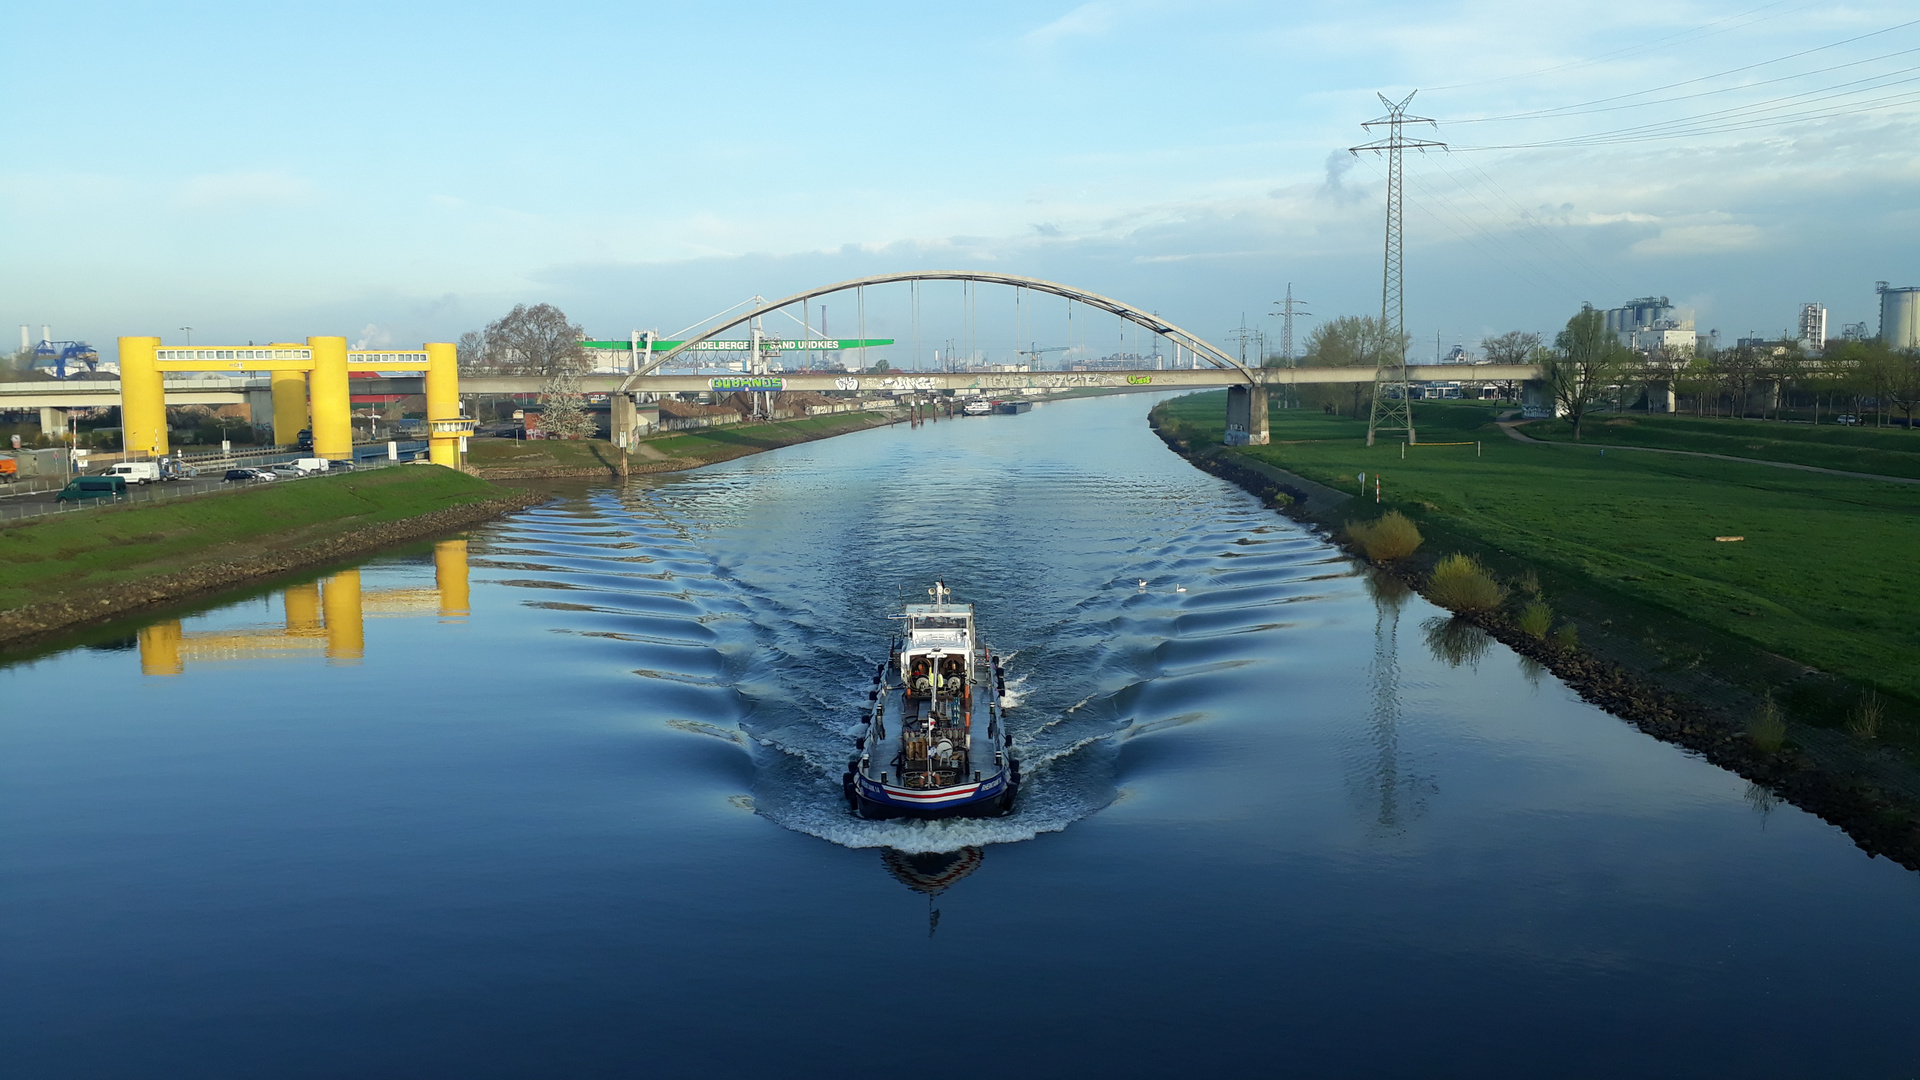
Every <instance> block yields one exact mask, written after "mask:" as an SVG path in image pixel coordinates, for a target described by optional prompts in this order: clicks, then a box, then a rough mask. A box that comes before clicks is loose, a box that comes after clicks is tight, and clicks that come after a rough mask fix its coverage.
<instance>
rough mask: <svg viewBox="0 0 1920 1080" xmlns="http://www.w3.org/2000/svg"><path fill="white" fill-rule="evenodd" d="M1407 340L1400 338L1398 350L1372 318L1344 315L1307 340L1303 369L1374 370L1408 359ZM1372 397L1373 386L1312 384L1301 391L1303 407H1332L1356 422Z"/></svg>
mask: <svg viewBox="0 0 1920 1080" xmlns="http://www.w3.org/2000/svg"><path fill="white" fill-rule="evenodd" d="M1406 354H1407V337H1406V335H1405V334H1402V335H1400V342H1399V350H1398V352H1396V351H1395V350H1394V347H1393V343H1391V342H1388V341H1387V334H1386V330H1385V328H1384V327H1383V326H1382V325H1381V323H1380V320H1379V319H1377V318H1374V317H1373V316H1371V315H1342V316H1340V317H1339V318H1337V319H1330V320H1328V321H1326V322H1323V323H1321V324H1320V325H1319V326H1316V327H1314V328H1313V333H1312V334H1310V335H1308V336H1307V354H1306V355H1305V356H1303V357H1301V358H1300V366H1301V367H1368V368H1370V367H1374V366H1376V365H1377V364H1379V362H1380V357H1381V356H1382V355H1385V356H1396V355H1398V356H1405V355H1406ZM1372 393H1373V382H1372V381H1371V380H1365V381H1361V382H1354V383H1347V384H1344V385H1341V384H1326V383H1309V384H1307V385H1306V386H1303V387H1301V388H1300V399H1301V403H1302V404H1304V405H1308V406H1313V405H1319V406H1327V405H1332V406H1335V407H1336V408H1338V409H1339V410H1340V411H1341V412H1344V413H1348V414H1350V415H1352V416H1353V417H1354V419H1356V420H1357V419H1360V417H1361V416H1362V415H1363V410H1364V409H1365V408H1366V404H1367V402H1368V400H1369V395H1371V394H1372Z"/></svg>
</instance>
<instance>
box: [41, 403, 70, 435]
mask: <svg viewBox="0 0 1920 1080" xmlns="http://www.w3.org/2000/svg"><path fill="white" fill-rule="evenodd" d="M40 434H42V435H45V436H46V437H47V438H49V439H59V438H64V437H65V436H66V434H67V410H65V409H56V408H54V407H52V406H50V405H42V406H40Z"/></svg>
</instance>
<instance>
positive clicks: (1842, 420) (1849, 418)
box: [1833, 413, 1860, 424]
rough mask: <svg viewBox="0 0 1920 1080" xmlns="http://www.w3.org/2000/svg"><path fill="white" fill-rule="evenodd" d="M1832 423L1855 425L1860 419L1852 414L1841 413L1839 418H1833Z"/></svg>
mask: <svg viewBox="0 0 1920 1080" xmlns="http://www.w3.org/2000/svg"><path fill="white" fill-rule="evenodd" d="M1833 422H1834V423H1836V424H1857V423H1859V422H1860V418H1859V417H1857V416H1855V415H1853V414H1852V413H1841V414H1840V415H1839V416H1836V417H1834V418H1833Z"/></svg>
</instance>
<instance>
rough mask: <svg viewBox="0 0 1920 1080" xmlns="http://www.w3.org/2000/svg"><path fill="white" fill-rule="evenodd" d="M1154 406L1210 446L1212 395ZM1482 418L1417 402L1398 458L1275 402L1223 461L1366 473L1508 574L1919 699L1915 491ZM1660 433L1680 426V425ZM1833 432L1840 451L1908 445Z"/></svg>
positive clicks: (1888, 462)
mask: <svg viewBox="0 0 1920 1080" xmlns="http://www.w3.org/2000/svg"><path fill="white" fill-rule="evenodd" d="M1163 409H1164V410H1165V411H1164V413H1163V416H1164V417H1166V418H1168V419H1171V420H1174V421H1177V422H1178V423H1179V424H1180V425H1181V428H1180V430H1181V431H1182V433H1183V434H1191V435H1192V436H1193V437H1194V438H1195V441H1196V443H1205V442H1208V441H1212V442H1217V441H1218V439H1219V437H1220V432H1221V430H1222V427H1223V418H1224V412H1225V395H1224V393H1209V394H1196V395H1192V396H1189V397H1185V398H1179V399H1176V400H1174V401H1172V402H1169V403H1167V405H1165V406H1163ZM1493 416H1494V410H1493V409H1492V408H1491V407H1488V406H1483V405H1480V404H1477V403H1475V404H1468V403H1450V402H1449V403H1439V402H1423V403H1418V404H1416V406H1415V418H1416V421H1417V422H1418V424H1419V429H1420V438H1421V441H1422V443H1421V445H1418V446H1414V447H1411V448H1407V449H1406V450H1405V451H1404V452H1405V455H1406V456H1405V458H1404V459H1403V458H1402V456H1401V455H1402V453H1403V448H1402V446H1401V444H1400V442H1398V441H1383V442H1382V443H1381V444H1379V445H1376V446H1374V447H1371V448H1369V447H1367V446H1366V445H1365V433H1366V426H1365V424H1364V423H1362V422H1360V421H1354V420H1348V419H1344V418H1338V417H1328V416H1325V415H1323V414H1320V413H1318V412H1306V411H1301V410H1278V409H1276V410H1274V411H1273V412H1272V414H1271V423H1272V439H1273V444H1272V445H1269V446H1264V447H1249V448H1246V449H1245V450H1244V451H1240V452H1243V453H1246V454H1248V455H1249V456H1251V457H1254V458H1258V459H1260V460H1263V461H1267V462H1269V463H1271V464H1274V465H1277V466H1280V467H1282V468H1286V469H1289V470H1292V471H1293V472H1295V473H1298V474H1299V475H1302V476H1305V477H1307V478H1309V479H1313V480H1317V481H1320V482H1322V483H1326V484H1331V485H1334V486H1336V487H1339V488H1340V489H1342V490H1344V491H1349V492H1352V491H1355V490H1356V488H1357V481H1356V476H1357V474H1359V473H1361V472H1365V473H1366V474H1367V475H1368V491H1369V493H1371V490H1372V478H1373V476H1374V474H1375V473H1378V474H1380V476H1381V477H1382V490H1383V495H1384V499H1385V501H1386V503H1387V504H1389V505H1388V506H1387V507H1381V508H1379V509H1387V508H1389V507H1391V508H1398V509H1401V510H1403V511H1405V512H1406V513H1407V514H1408V515H1409V516H1410V517H1413V518H1414V519H1415V520H1416V521H1417V522H1420V523H1421V524H1422V527H1423V529H1427V530H1428V531H1429V532H1430V533H1435V534H1438V535H1440V536H1442V537H1445V536H1448V535H1451V536H1452V537H1455V538H1458V539H1459V540H1462V541H1465V542H1467V544H1468V545H1471V544H1478V545H1483V546H1484V547H1485V548H1487V549H1490V551H1489V554H1490V555H1496V556H1498V555H1504V556H1505V557H1506V558H1505V560H1504V561H1506V563H1507V565H1508V566H1510V567H1517V566H1518V565H1522V564H1524V565H1529V566H1537V567H1539V568H1540V569H1541V571H1542V572H1543V576H1544V575H1545V573H1547V572H1551V573H1554V574H1558V575H1562V576H1564V577H1565V578H1566V579H1567V580H1569V581H1576V582H1581V583H1582V584H1583V585H1590V586H1592V587H1596V588H1598V589H1601V590H1605V591H1611V592H1614V593H1617V594H1619V595H1621V596H1623V597H1627V598H1630V599H1631V600H1633V601H1634V602H1636V603H1639V604H1644V605H1651V606H1653V607H1657V608H1661V609H1664V610H1666V611H1667V612H1669V613H1670V614H1671V615H1672V616H1673V617H1676V618H1681V619H1686V620H1694V621H1697V622H1700V623H1702V624H1705V625H1707V626H1710V627H1712V628H1714V629H1716V630H1718V631H1721V632H1724V633H1726V634H1729V635H1731V636H1733V637H1736V638H1739V639H1742V640H1744V641H1747V642H1750V643H1752V644H1753V645H1757V646H1759V647H1760V648H1762V649H1765V650H1769V651H1772V652H1775V653H1778V654H1780V655H1782V656H1786V657H1789V658H1791V659H1794V660H1797V661H1800V662H1802V663H1805V664H1807V665H1810V666H1812V667H1816V668H1819V669H1821V670H1824V671H1828V672H1831V673H1834V674H1837V675H1841V676H1844V677H1847V678H1850V679H1854V680H1857V681H1859V682H1863V683H1868V684H1873V685H1877V686H1879V687H1881V688H1883V689H1885V690H1888V691H1891V692H1894V693H1897V694H1899V695H1901V696H1903V697H1906V698H1908V699H1909V700H1913V699H1920V619H1916V618H1915V615H1914V612H1913V598H1914V594H1913V569H1914V564H1915V559H1916V555H1917V553H1920V485H1905V484H1893V483H1886V482H1879V481H1869V480H1853V479H1846V478H1842V477H1833V476H1824V475H1821V474H1818V473H1808V472H1802V471H1798V470H1789V469H1776V468H1771V467H1768V466H1764V465H1750V464H1744V463H1737V462H1726V461H1716V460H1713V459H1706V458H1690V457H1680V456H1675V455H1668V454H1644V453H1632V452H1625V453H1622V452H1615V453H1611V454H1602V453H1600V447H1599V445H1595V446H1594V447H1592V448H1591V450H1585V449H1583V450H1568V449H1563V448H1561V447H1555V446H1537V445H1535V446H1529V445H1526V444H1523V443H1520V442H1516V441H1514V440H1512V439H1510V438H1508V437H1507V436H1506V435H1505V433H1504V432H1502V431H1501V430H1500V429H1498V428H1497V427H1496V426H1495V425H1494V424H1493ZM1709 423H1711V422H1709ZM1719 423H1723V424H1740V423H1754V422H1743V421H1721V422H1719ZM1755 426H1756V427H1758V426H1760V425H1758V424H1755ZM1769 426H1779V427H1784V425H1769ZM1642 428H1645V429H1648V430H1655V429H1657V426H1656V425H1652V424H1647V425H1636V426H1634V427H1618V428H1609V429H1607V430H1609V431H1614V432H1624V433H1627V434H1626V435H1623V436H1622V437H1623V438H1624V437H1631V435H1632V433H1634V432H1636V431H1640V430H1641V429H1642ZM1672 430H1673V433H1674V434H1676V435H1679V434H1686V433H1687V429H1686V428H1685V427H1683V426H1681V425H1675V427H1674V428H1673V429H1672ZM1806 430H1808V431H1811V430H1812V428H1811V427H1809V428H1807V429H1806ZM1833 431H1834V432H1835V433H1836V434H1837V435H1840V436H1841V437H1843V438H1844V439H1846V440H1847V441H1848V442H1852V441H1853V440H1856V439H1858V438H1859V437H1860V436H1862V435H1868V436H1876V437H1878V438H1886V437H1888V436H1889V435H1893V437H1894V438H1897V439H1903V440H1904V439H1907V438H1910V436H1908V434H1907V433H1906V432H1899V433H1897V434H1895V433H1887V432H1859V431H1847V430H1844V429H1838V428H1836V429H1833ZM1698 437H1700V438H1709V439H1711V438H1718V439H1726V438H1729V437H1730V436H1727V435H1724V434H1719V433H1715V432H1707V433H1705V434H1700V435H1698ZM1912 438H1915V441H1920V437H1912ZM1475 440H1477V441H1479V442H1480V444H1481V453H1480V455H1479V456H1476V454H1475V448H1474V447H1473V446H1440V445H1433V444H1438V443H1444V442H1470V441H1475ZM1780 441H1781V442H1782V443H1786V442H1789V441H1790V440H1788V439H1782V440H1780ZM1815 449H1818V448H1817V447H1816V448H1815ZM1842 449H1844V450H1845V451H1846V452H1849V453H1856V452H1857V455H1858V456H1856V457H1854V458H1853V459H1851V463H1850V465H1849V466H1848V467H1851V468H1857V469H1859V470H1860V471H1866V472H1881V473H1894V472H1897V471H1898V470H1899V469H1900V468H1901V467H1903V465H1904V463H1902V462H1900V461H1899V460H1897V458H1898V455H1899V454H1900V451H1897V450H1896V451H1887V450H1881V449H1878V448H1877V447H1875V446H1861V445H1858V443H1854V445H1851V446H1844V447H1842ZM1715 452H1720V451H1718V450H1716V451H1715ZM1781 452H1782V453H1784V452H1785V451H1781ZM1753 456H1758V455H1757V454H1754V455H1753ZM1821 463H1822V464H1824V462H1821ZM1348 506H1349V508H1350V510H1351V516H1353V517H1356V518H1361V517H1367V518H1370V517H1372V516H1374V514H1375V513H1376V508H1375V507H1374V505H1373V504H1372V500H1371V499H1370V498H1369V499H1368V500H1366V501H1365V502H1355V503H1350V504H1348ZM1716 536H1741V537H1744V538H1745V539H1744V540H1741V541H1738V542H1717V541H1716V540H1715V539H1714V538H1715V537H1716ZM1496 561H1503V560H1500V559H1496Z"/></svg>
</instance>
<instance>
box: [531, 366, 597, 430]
mask: <svg viewBox="0 0 1920 1080" xmlns="http://www.w3.org/2000/svg"><path fill="white" fill-rule="evenodd" d="M540 396H541V398H542V408H541V410H540V430H541V431H544V432H546V433H547V435H548V437H549V438H560V439H584V438H586V437H587V436H589V435H592V434H593V428H594V424H593V417H592V416H589V415H588V414H587V402H586V399H585V398H583V397H581V396H580V379H579V376H578V375H576V374H575V373H574V372H573V371H572V370H569V369H566V368H562V369H560V370H558V371H555V372H554V373H553V374H551V375H549V376H548V377H547V382H546V385H545V386H542V387H541V388H540Z"/></svg>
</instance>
